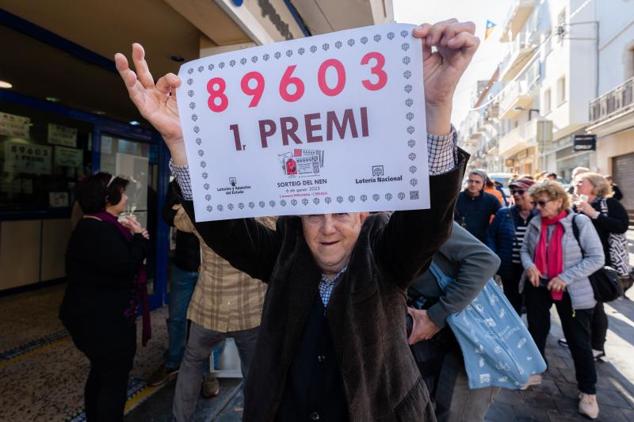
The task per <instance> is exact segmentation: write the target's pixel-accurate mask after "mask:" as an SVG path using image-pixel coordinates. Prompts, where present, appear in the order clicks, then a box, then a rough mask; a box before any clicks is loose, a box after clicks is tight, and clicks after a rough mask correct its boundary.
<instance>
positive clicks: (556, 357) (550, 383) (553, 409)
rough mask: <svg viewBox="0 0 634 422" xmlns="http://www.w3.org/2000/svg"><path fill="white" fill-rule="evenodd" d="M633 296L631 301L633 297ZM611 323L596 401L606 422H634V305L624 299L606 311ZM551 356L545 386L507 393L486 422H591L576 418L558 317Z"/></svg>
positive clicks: (572, 375) (572, 374)
mask: <svg viewBox="0 0 634 422" xmlns="http://www.w3.org/2000/svg"><path fill="white" fill-rule="evenodd" d="M628 296H630V297H631V296H632V295H631V292H630V294H629V295H628ZM605 310H606V313H607V314H608V319H609V327H610V328H609V331H608V340H607V343H606V354H607V357H606V359H605V361H604V362H598V363H597V364H596V368H597V378H598V382H597V397H598V401H599V408H600V414H599V419H598V420H601V421H609V422H626V421H632V420H634V366H633V365H632V364H631V362H632V357H634V302H632V301H630V300H625V299H619V300H617V301H615V302H612V303H610V304H606V305H605ZM551 314H552V316H553V317H552V318H553V326H552V328H551V333H550V336H549V337H548V344H547V348H546V354H547V356H548V363H549V365H550V368H549V370H548V372H547V373H546V374H545V376H544V382H543V383H542V385H540V386H536V387H532V388H530V389H529V390H527V391H510V390H502V391H501V392H500V394H498V396H497V398H496V400H495V402H494V404H493V406H491V408H490V409H489V413H488V414H487V417H486V421H487V422H500V421H511V420H513V421H548V422H555V421H556V422H567V421H584V420H588V419H586V418H584V417H582V416H581V415H579V414H578V413H577V394H578V390H577V385H576V381H575V371H574V365H573V362H572V358H571V357H570V352H569V351H568V349H567V348H564V347H561V346H559V345H558V344H557V339H559V338H561V337H563V333H562V331H561V326H560V325H559V319H558V318H557V315H556V314H557V312H556V311H554V307H553V311H552V313H551Z"/></svg>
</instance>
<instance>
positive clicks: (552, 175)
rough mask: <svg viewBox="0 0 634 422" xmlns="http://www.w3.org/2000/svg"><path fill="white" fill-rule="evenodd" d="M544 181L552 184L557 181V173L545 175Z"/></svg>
mask: <svg viewBox="0 0 634 422" xmlns="http://www.w3.org/2000/svg"><path fill="white" fill-rule="evenodd" d="M546 179H548V180H550V181H552V182H556V181H557V173H554V172H550V173H546Z"/></svg>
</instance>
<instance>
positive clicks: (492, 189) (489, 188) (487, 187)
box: [484, 176, 506, 206]
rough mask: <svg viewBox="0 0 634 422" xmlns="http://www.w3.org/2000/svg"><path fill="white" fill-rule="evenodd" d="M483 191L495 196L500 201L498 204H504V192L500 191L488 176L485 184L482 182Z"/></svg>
mask: <svg viewBox="0 0 634 422" xmlns="http://www.w3.org/2000/svg"><path fill="white" fill-rule="evenodd" d="M484 191H485V192H486V193H488V194H490V195H493V196H495V198H496V199H497V200H498V201H500V205H501V206H504V205H505V202H506V200H505V199H504V193H503V192H501V191H500V190H499V189H498V188H497V186H496V185H495V182H494V181H493V180H491V178H489V177H488V176H487V178H486V181H485V184H484Z"/></svg>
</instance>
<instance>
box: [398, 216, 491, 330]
mask: <svg viewBox="0 0 634 422" xmlns="http://www.w3.org/2000/svg"><path fill="white" fill-rule="evenodd" d="M433 261H434V263H435V264H436V265H438V266H439V267H440V269H441V270H442V272H443V273H445V274H446V275H447V276H449V277H451V278H453V279H454V280H455V281H454V282H453V283H451V284H449V286H447V289H446V290H445V291H443V290H442V289H441V288H440V286H439V285H438V282H437V281H436V277H434V275H433V274H432V273H431V271H425V273H424V274H423V275H421V276H420V277H418V278H417V279H416V280H414V282H413V283H412V285H411V287H410V288H409V290H410V294H409V295H410V297H413V296H416V295H421V296H424V297H426V298H437V299H438V302H436V303H435V304H434V305H432V306H431V307H430V308H429V309H427V314H428V315H429V317H430V318H431V320H432V321H434V323H435V324H436V325H437V326H438V327H441V328H442V327H444V326H445V324H446V321H447V317H448V316H449V315H451V314H454V313H456V312H460V311H462V310H463V309H464V308H465V307H466V306H467V305H469V304H470V303H471V302H472V301H473V299H474V298H475V297H476V296H477V295H478V294H479V293H480V291H481V290H482V288H483V287H484V285H485V283H486V282H487V281H488V280H489V279H490V278H491V277H493V275H494V274H495V271H496V270H497V268H498V266H499V265H500V258H498V257H497V256H496V255H495V254H494V253H493V252H492V251H491V250H490V249H489V248H487V247H486V246H485V245H484V244H483V243H482V242H480V241H479V240H478V239H476V238H475V237H474V236H473V235H472V234H471V233H469V232H468V231H466V230H465V229H463V228H462V227H460V225H459V224H458V223H454V225H453V231H452V232H451V236H449V239H447V241H446V242H445V243H444V244H443V245H442V246H441V247H440V249H439V250H438V252H436V254H435V255H434V258H433Z"/></svg>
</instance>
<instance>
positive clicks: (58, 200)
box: [48, 192, 70, 208]
mask: <svg viewBox="0 0 634 422" xmlns="http://www.w3.org/2000/svg"><path fill="white" fill-rule="evenodd" d="M48 206H49V207H51V208H64V207H69V206H70V203H69V200H68V192H49V193H48Z"/></svg>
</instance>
